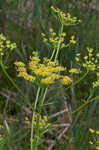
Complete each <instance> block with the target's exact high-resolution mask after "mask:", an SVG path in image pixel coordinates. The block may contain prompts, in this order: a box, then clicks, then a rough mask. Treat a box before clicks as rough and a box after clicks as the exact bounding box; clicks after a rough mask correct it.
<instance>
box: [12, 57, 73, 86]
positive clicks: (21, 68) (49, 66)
mask: <svg viewBox="0 0 99 150" xmlns="http://www.w3.org/2000/svg"><path fill="white" fill-rule="evenodd" d="M40 61H41V60H40V58H39V56H31V57H30V60H29V63H28V65H27V66H28V68H27V69H26V66H25V64H24V63H23V62H15V65H16V70H17V72H18V77H23V78H24V79H26V80H28V81H30V82H32V83H35V84H37V85H39V86H42V85H44V86H47V85H49V84H54V83H55V82H56V81H61V83H63V84H64V85H68V84H71V82H72V80H71V79H70V78H69V77H68V76H65V77H64V76H62V75H60V72H61V71H65V70H66V68H64V67H62V66H59V65H57V64H56V62H53V61H50V60H49V59H46V58H45V59H44V63H40ZM29 72H30V74H29Z"/></svg>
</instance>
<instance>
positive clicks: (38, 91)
mask: <svg viewBox="0 0 99 150" xmlns="http://www.w3.org/2000/svg"><path fill="white" fill-rule="evenodd" d="M39 93H40V87H38V90H37V94H36V100H35V104H34V108H33V109H34V110H33V115H32V124H31V150H35V145H34V147H33V132H34V117H35V112H36V106H37V102H38V97H39ZM33 148H34V149H33Z"/></svg>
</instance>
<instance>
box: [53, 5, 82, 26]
mask: <svg viewBox="0 0 99 150" xmlns="http://www.w3.org/2000/svg"><path fill="white" fill-rule="evenodd" d="M51 9H52V12H53V13H54V15H55V17H56V19H58V20H59V22H60V23H61V24H62V25H65V26H69V25H75V24H78V23H80V22H81V20H78V19H77V17H72V16H71V14H70V13H64V12H63V11H61V10H60V9H59V8H54V7H53V6H51Z"/></svg>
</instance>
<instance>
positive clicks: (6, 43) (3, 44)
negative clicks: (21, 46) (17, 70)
mask: <svg viewBox="0 0 99 150" xmlns="http://www.w3.org/2000/svg"><path fill="white" fill-rule="evenodd" d="M15 48H16V43H11V41H10V40H7V39H6V37H5V36H4V35H3V34H0V57H2V56H3V55H4V53H5V51H6V50H11V51H12V50H13V49H15Z"/></svg>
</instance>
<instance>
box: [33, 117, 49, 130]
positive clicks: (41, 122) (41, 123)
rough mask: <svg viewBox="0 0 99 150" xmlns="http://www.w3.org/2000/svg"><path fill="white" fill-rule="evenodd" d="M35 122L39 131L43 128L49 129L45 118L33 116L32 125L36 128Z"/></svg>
mask: <svg viewBox="0 0 99 150" xmlns="http://www.w3.org/2000/svg"><path fill="white" fill-rule="evenodd" d="M37 120H38V125H39V127H40V129H45V128H48V127H50V125H51V124H50V123H49V122H48V118H47V116H46V115H45V116H43V117H42V116H41V115H39V116H38V115H35V116H34V125H35V126H36V125H37Z"/></svg>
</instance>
